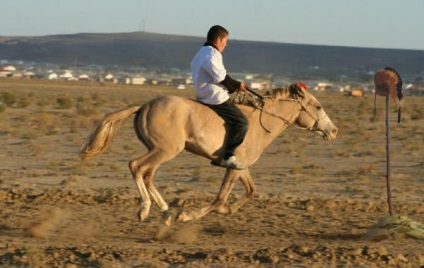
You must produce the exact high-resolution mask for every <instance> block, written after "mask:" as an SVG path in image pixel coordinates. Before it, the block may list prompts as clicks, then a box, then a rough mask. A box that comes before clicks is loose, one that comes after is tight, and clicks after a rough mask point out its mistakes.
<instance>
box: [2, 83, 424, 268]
mask: <svg viewBox="0 0 424 268" xmlns="http://www.w3.org/2000/svg"><path fill="white" fill-rule="evenodd" d="M4 92H7V94H8V96H9V97H8V100H9V101H10V98H12V97H10V95H13V98H14V99H15V100H14V101H10V106H11V107H7V108H6V110H4V111H3V112H0V148H1V151H0V163H1V164H0V202H1V204H2V205H1V206H0V208H1V215H2V217H1V219H0V266H11V267H25V266H27V267H270V266H271V267H273V266H275V267H382V266H385V267H386V266H392V267H420V266H421V267H422V266H424V244H423V243H424V241H423V240H418V239H412V238H410V237H406V236H402V235H395V236H392V237H386V238H384V239H377V240H375V239H374V240H373V239H368V238H367V237H366V236H365V234H366V232H367V230H368V229H369V227H370V226H373V225H375V224H376V223H377V221H378V220H379V219H380V218H381V217H382V216H384V215H387V214H388V208H387V203H386V184H385V177H386V155H385V123H384V116H385V114H384V112H385V100H384V98H379V100H378V102H379V103H378V106H377V108H378V113H377V118H376V120H372V117H373V95H372V94H368V95H366V96H365V97H363V98H353V97H345V96H343V95H342V94H341V93H322V92H320V93H313V94H314V95H315V96H316V97H317V99H318V100H319V101H320V102H321V104H322V105H323V107H324V109H325V110H326V111H327V113H328V114H329V116H330V117H331V118H332V120H333V122H334V123H335V124H336V125H337V127H338V128H339V136H338V139H337V140H334V141H323V140H322V139H321V138H319V137H318V136H316V135H314V134H312V133H308V132H306V131H303V130H299V129H295V128H291V129H288V130H286V131H285V132H283V133H282V135H281V136H279V137H278V138H277V139H276V140H275V141H274V142H273V143H272V144H271V146H270V147H269V148H268V149H267V150H266V151H265V152H264V154H263V155H262V157H261V158H260V159H259V160H258V162H257V163H256V164H255V165H254V166H253V167H252V168H251V174H252V177H253V178H254V180H255V182H256V184H257V188H258V193H257V194H256V196H255V197H254V199H253V200H252V201H251V202H249V203H247V204H246V205H245V206H243V207H242V208H241V209H240V210H239V211H237V212H236V213H234V214H231V215H223V214H217V213H210V214H208V215H207V216H206V217H204V218H202V219H200V220H197V221H193V222H186V223H174V224H173V225H172V226H171V227H168V226H166V225H164V224H163V222H162V214H161V212H160V211H159V209H158V208H157V206H155V205H153V206H152V210H151V213H150V216H149V218H148V219H147V220H146V221H144V222H139V221H138V219H137V212H138V209H139V202H140V199H139V196H138V192H137V189H136V185H135V183H134V181H133V180H132V178H131V174H130V172H129V169H128V161H130V160H132V159H134V158H136V157H138V156H140V155H142V154H143V153H144V152H146V149H145V148H144V147H143V145H142V144H141V143H140V142H139V141H138V140H137V138H136V136H135V133H134V130H133V128H132V120H131V119H129V120H128V121H125V123H124V124H123V125H122V128H121V130H120V132H119V133H118V135H117V137H116V139H115V140H114V142H113V145H112V147H111V148H110V149H109V150H108V151H107V152H106V153H104V154H102V155H100V156H98V157H97V158H95V159H94V160H92V161H91V162H88V163H83V162H81V160H80V159H79V157H78V152H79V148H80V145H81V144H82V142H83V141H84V139H85V138H86V137H87V135H88V134H89V131H90V129H91V126H92V124H93V123H94V122H95V121H96V120H99V119H101V118H102V117H103V115H104V114H105V113H108V112H112V111H115V110H118V109H122V108H125V107H127V106H129V105H134V104H143V103H144V102H145V101H147V100H149V99H151V98H153V97H155V96H159V95H165V94H173V95H180V96H186V97H191V96H192V92H191V90H190V89H187V90H185V91H182V90H175V89H173V88H172V87H149V86H141V87H140V86H139V87H135V86H125V85H111V84H99V83H94V82H93V83H89V82H86V83H80V82H75V83H71V82H46V81H31V80H11V79H0V94H3V95H4V94H6V93H4ZM423 104H424V99H423V98H422V97H421V98H420V97H409V96H405V99H404V102H403V105H402V107H403V109H402V116H403V119H402V122H401V123H400V124H397V123H396V109H395V106H394V105H393V103H391V105H392V107H391V109H390V110H391V114H390V116H391V123H390V124H391V150H392V153H391V156H392V173H393V174H392V194H393V197H392V198H393V200H392V202H393V210H394V213H395V214H396V215H405V216H408V217H409V218H411V219H413V220H414V221H417V222H421V223H423V222H424V205H423V203H424V202H423V201H424V186H423V185H424V184H423V182H424V168H423V167H424V160H423V159H424V151H423V141H424V115H423V112H422V107H423ZM224 173H225V170H224V169H222V168H219V167H215V166H211V165H210V164H209V161H208V160H206V159H203V158H201V157H198V156H194V155H192V154H190V153H187V152H183V153H182V154H180V155H179V156H178V157H177V158H175V159H173V160H171V161H169V162H167V163H165V164H164V165H162V166H161V167H160V169H159V171H158V173H157V175H156V178H155V183H156V185H157V187H158V189H159V191H160V192H161V193H162V195H163V197H164V198H165V200H166V201H167V202H168V203H169V204H170V207H171V209H170V210H171V213H172V214H173V215H176V214H177V213H179V212H180V211H190V210H192V209H196V208H199V207H201V206H204V205H206V204H207V203H208V202H211V201H212V200H213V199H214V196H215V194H216V193H217V191H218V188H219V186H220V183H221V179H222V177H223V176H224ZM242 194H244V190H243V188H242V187H241V185H240V184H237V185H236V187H235V189H234V191H233V194H232V195H231V197H232V198H231V199H230V202H231V201H232V200H234V198H236V197H238V196H240V195H242Z"/></svg>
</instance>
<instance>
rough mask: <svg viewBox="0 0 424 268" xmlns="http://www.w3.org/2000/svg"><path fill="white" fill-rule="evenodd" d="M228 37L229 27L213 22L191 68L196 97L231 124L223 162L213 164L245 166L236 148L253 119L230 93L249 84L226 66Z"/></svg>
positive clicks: (227, 166)
mask: <svg viewBox="0 0 424 268" xmlns="http://www.w3.org/2000/svg"><path fill="white" fill-rule="evenodd" d="M227 40H228V31H227V30H226V29H225V28H224V27H222V26H220V25H215V26H212V27H211V28H210V29H209V31H208V34H207V40H206V43H205V44H204V46H203V47H201V48H200V49H199V51H198V52H197V54H196V55H195V56H194V58H193V60H192V61H191V64H190V68H191V73H192V76H193V84H194V89H195V91H196V99H197V100H198V101H200V102H202V103H204V104H205V105H207V106H209V107H210V108H211V109H212V110H214V111H215V112H216V113H217V114H218V115H219V116H220V117H222V118H223V119H224V121H225V124H226V126H227V141H226V146H225V151H224V155H223V156H222V159H221V161H220V162H217V163H215V162H213V164H216V165H219V166H222V167H226V168H232V169H244V168H245V166H244V165H243V164H241V163H239V162H237V159H236V156H235V150H236V148H237V147H238V146H239V145H240V144H241V143H242V142H243V140H244V137H245V135H246V133H247V129H248V123H249V121H248V119H247V118H246V116H245V115H244V114H243V113H242V112H241V111H240V109H239V108H237V106H236V105H235V104H234V103H233V102H232V101H231V100H230V95H229V94H230V93H233V92H234V91H236V90H240V91H246V90H247V86H246V85H245V84H244V83H243V82H240V81H237V80H234V79H232V78H231V77H230V76H229V75H228V74H227V71H226V70H225V67H224V63H223V59H222V54H221V53H222V52H223V51H224V49H225V47H226V46H227Z"/></svg>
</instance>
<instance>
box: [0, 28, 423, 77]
mask: <svg viewBox="0 0 424 268" xmlns="http://www.w3.org/2000/svg"><path fill="white" fill-rule="evenodd" d="M203 42H204V38H203V37H190V36H178V35H164V34H155V33H148V32H132V33H115V34H93V33H81V34H71V35H53V36H41V37H0V60H1V59H5V60H22V61H33V62H43V63H55V64H60V65H69V66H72V65H74V64H75V63H76V62H77V63H78V64H79V65H90V64H96V65H103V66H112V65H119V66H137V67H146V68H156V69H169V68H179V69H181V70H188V68H189V64H190V60H191V58H192V57H193V55H194V54H195V53H196V52H197V50H198V49H199V47H200V46H202V45H203ZM224 60H225V65H226V67H227V69H228V70H229V72H230V73H231V72H253V73H265V74H276V75H290V76H292V77H293V76H294V77H326V78H329V79H338V78H340V77H341V76H347V77H348V78H353V79H358V78H361V76H363V75H366V74H367V73H368V72H371V73H372V72H374V71H375V70H376V69H379V68H382V67H386V66H390V67H393V68H395V69H397V70H398V72H399V73H400V74H401V75H402V77H404V78H406V79H410V80H413V79H416V78H417V77H419V76H424V51H423V50H400V49H374V48H356V47H338V46H318V45H302V44H286V43H273V42H253V41H240V40H231V39H230V41H229V45H228V47H227V49H226V50H225V51H224Z"/></svg>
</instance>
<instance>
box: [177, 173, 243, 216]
mask: <svg viewBox="0 0 424 268" xmlns="http://www.w3.org/2000/svg"><path fill="white" fill-rule="evenodd" d="M240 172H243V170H233V169H227V171H226V173H225V177H224V180H223V181H222V184H221V188H220V189H219V192H218V194H217V196H216V198H215V200H214V201H213V202H212V203H211V204H209V205H208V206H205V207H203V208H201V209H199V210H196V211H192V212H184V211H183V212H181V213H180V214H179V215H178V216H177V221H182V222H186V221H192V220H197V219H200V218H202V217H204V216H205V215H206V214H208V213H209V212H211V211H213V210H218V211H219V210H220V209H222V210H226V208H225V203H226V202H227V200H228V196H229V195H230V193H231V190H232V189H233V187H234V184H235V181H236V179H237V178H238V176H239V175H238V174H239V173H240ZM222 212H224V211H222Z"/></svg>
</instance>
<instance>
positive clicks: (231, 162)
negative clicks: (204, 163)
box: [211, 156, 246, 170]
mask: <svg viewBox="0 0 424 268" xmlns="http://www.w3.org/2000/svg"><path fill="white" fill-rule="evenodd" d="M211 164H212V165H214V166H219V167H224V168H231V169H236V170H242V169H245V168H246V166H245V165H243V164H241V163H239V162H237V160H236V157H235V156H231V157H230V158H228V159H225V160H224V159H221V161H220V162H216V160H212V161H211Z"/></svg>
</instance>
